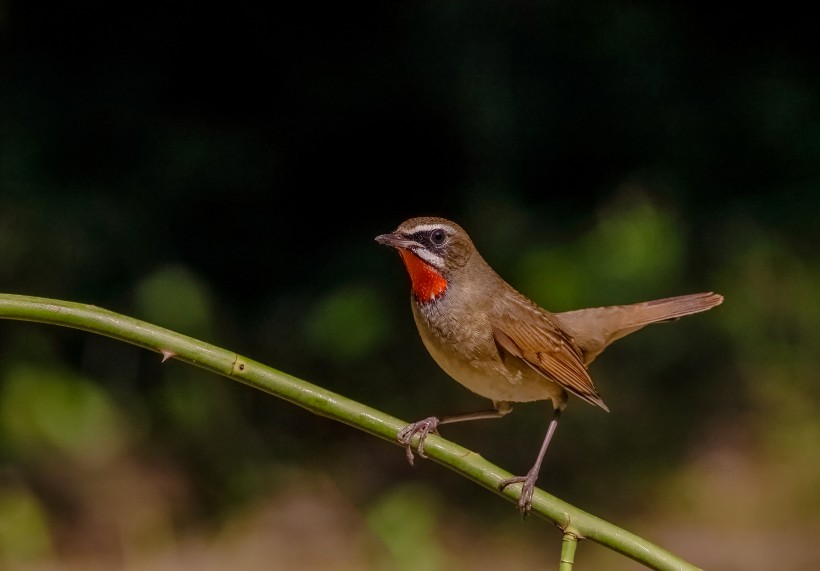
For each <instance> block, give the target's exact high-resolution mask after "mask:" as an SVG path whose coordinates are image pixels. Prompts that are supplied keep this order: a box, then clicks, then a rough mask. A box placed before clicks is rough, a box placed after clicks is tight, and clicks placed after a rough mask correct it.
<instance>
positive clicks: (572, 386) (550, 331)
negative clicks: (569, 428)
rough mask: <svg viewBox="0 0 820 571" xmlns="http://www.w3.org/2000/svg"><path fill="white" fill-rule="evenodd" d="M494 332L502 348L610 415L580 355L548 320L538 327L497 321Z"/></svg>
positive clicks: (505, 319) (531, 324)
mask: <svg viewBox="0 0 820 571" xmlns="http://www.w3.org/2000/svg"><path fill="white" fill-rule="evenodd" d="M539 317H540V316H539ZM492 330H493V336H494V337H495V341H496V343H497V344H498V346H499V347H501V348H503V349H504V350H505V351H507V352H508V353H510V354H511V355H513V356H514V357H518V358H519V359H521V360H523V361H524V362H525V363H526V364H527V365H529V366H530V367H532V368H533V369H534V370H535V371H537V372H539V373H540V374H542V375H543V376H544V377H546V378H547V379H549V380H550V381H553V382H555V383H557V384H558V385H560V386H561V387H563V388H564V389H566V390H568V391H569V392H571V393H573V394H575V395H577V396H579V397H581V398H582V399H584V400H585V401H587V402H589V403H591V404H594V405H597V406H599V407H601V408H603V409H604V410H606V411H609V408H607V406H606V405H605V404H604V401H603V400H602V399H601V397H600V396H599V395H598V393H597V391H596V390H595V386H594V385H593V384H592V379H591V378H590V376H589V373H588V372H587V369H586V367H585V366H584V363H583V361H582V358H581V353H580V351H579V350H578V349H577V348H576V347H575V345H574V344H573V343H572V340H571V339H570V338H569V337H568V336H567V335H566V334H565V333H564V332H563V331H561V329H559V328H558V327H557V326H556V325H554V324H553V323H552V322H550V321H548V320H547V318H546V317H544V318H542V319H541V320H540V323H538V324H533V323H531V322H528V321H526V320H515V319H512V318H504V317H502V318H500V319H496V320H494V322H493V324H492Z"/></svg>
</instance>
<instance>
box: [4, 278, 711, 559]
mask: <svg viewBox="0 0 820 571" xmlns="http://www.w3.org/2000/svg"><path fill="white" fill-rule="evenodd" d="M0 318H3V319H16V320H21V321H35V322H40V323H48V324H52V325H60V326H64V327H72V328H75V329H81V330H84V331H88V332H91V333H96V334H99V335H105V336H107V337H112V338H114V339H119V340H121V341H125V342H126V343H131V344H134V345H138V346H140V347H144V348H146V349H149V350H152V351H156V352H158V353H159V354H161V355H162V359H163V361H165V360H167V359H169V358H174V359H178V360H181V361H184V362H186V363H190V364H192V365H196V366H197V367H201V368H203V369H206V370H208V371H211V372H213V373H216V374H219V375H223V376H225V377H228V378H230V379H233V380H236V381H239V382H242V383H245V384H247V385H249V386H252V387H254V388H257V389H259V390H262V391H264V392H267V393H269V394H271V395H274V396H277V397H279V398H282V399H285V400H287V401H289V402H292V403H294V404H296V405H298V406H301V407H303V408H305V409H307V410H308V411H310V412H313V413H315V414H318V415H321V416H325V417H328V418H332V419H334V420H338V421H339V422H343V423H345V424H348V425H351V426H353V427H355V428H358V429H360V430H362V431H364V432H367V433H369V434H372V435H374V436H378V437H380V438H383V439H385V440H387V441H389V442H392V443H393V444H395V445H397V446H398V445H399V442H398V440H397V435H398V433H399V431H400V430H401V429H402V428H404V427H405V426H406V425H407V422H404V421H402V420H399V419H397V418H394V417H392V416H389V415H387V414H384V413H383V412H380V411H378V410H375V409H373V408H370V407H368V406H365V405H363V404H361V403H358V402H355V401H353V400H351V399H348V398H346V397H344V396H341V395H339V394H336V393H334V392H332V391H328V390H326V389H323V388H321V387H319V386H316V385H313V384H311V383H308V382H306V381H303V380H302V379H298V378H296V377H293V376H291V375H288V374H286V373H282V372H281V371H277V370H276V369H273V368H271V367H268V366H265V365H263V364H261V363H258V362H256V361H253V360H251V359H248V358H246V357H243V356H241V355H238V354H236V353H234V352H232V351H228V350H226V349H222V348H220V347H217V346H215V345H211V344H209V343H205V342H203V341H199V340H197V339H194V338H192V337H188V336H186V335H181V334H179V333H175V332H173V331H170V330H168V329H165V328H163V327H159V326H156V325H152V324H150V323H146V322H144V321H140V320H138V319H134V318H132V317H127V316H124V315H120V314H117V313H114V312H111V311H108V310H105V309H101V308H99V307H95V306H93V305H85V304H80V303H74V302H68V301H59V300H54V299H44V298H37V297H28V296H21V295H11V294H0ZM425 453H426V455H427V456H428V457H429V458H430V459H432V460H435V461H436V462H438V463H440V464H442V465H444V466H446V467H447V468H449V469H451V470H453V471H455V472H456V473H459V474H461V475H462V476H465V477H466V478H468V479H470V480H472V481H474V482H476V483H478V484H479V485H481V486H483V487H485V488H487V489H489V490H490V491H492V492H494V493H496V494H500V495H502V496H504V497H505V498H507V499H508V500H511V501H517V500H518V493H519V492H518V491H517V489H518V487H517V486H510V487H509V488H508V489H507V490H505V491H504V492H499V491H498V486H499V484H500V483H501V482H502V481H503V480H506V479H509V478H511V477H512V474H510V473H509V472H507V471H505V470H502V469H501V468H499V467H498V466H495V465H494V464H492V463H490V462H488V461H487V460H485V459H484V458H482V457H481V456H480V455H478V454H475V453H473V452H471V451H469V450H467V449H465V448H462V447H461V446H458V445H457V444H454V443H452V442H449V441H447V440H444V439H443V438H441V437H439V436H437V435H435V434H431V435H429V436H428V438H427V440H426V441H425ZM532 513H534V514H538V515H540V516H541V517H544V518H546V519H548V520H550V521H552V522H554V523H555V524H556V525H557V526H558V527H559V528H561V529H562V530H563V531H564V534H565V535H564V549H569V547H567V545H568V540H567V536H569V535H571V536H572V537H574V538H587V539H590V540H592V541H595V542H597V543H600V544H601V545H604V546H606V547H609V548H610V549H612V550H613V551H616V552H618V553H621V554H623V555H625V556H627V557H630V558H632V559H634V560H635V561H638V562H640V563H642V564H644V565H646V566H647V567H649V568H651V569H658V570H664V571H665V570H670V571H671V570H681V571H695V570H697V569H698V568H697V567H695V566H694V565H692V564H690V563H688V562H686V561H684V560H683V559H681V558H679V557H677V556H675V555H673V554H672V553H669V552H668V551H666V550H664V549H662V548H660V547H658V546H657V545H654V544H652V543H651V542H649V541H647V540H645V539H643V538H641V537H638V536H637V535H635V534H632V533H630V532H628V531H626V530H624V529H621V528H619V527H618V526H616V525H614V524H611V523H609V522H606V521H604V520H602V519H600V518H598V517H596V516H594V515H591V514H589V513H587V512H585V511H583V510H580V509H578V508H576V507H574V506H572V505H570V504H568V503H566V502H564V501H562V500H559V499H558V498H556V497H554V496H551V495H549V494H547V493H546V492H544V491H542V490H536V491H535V494H534V495H533V502H532ZM573 543H574V542H573ZM574 549H575V548H574V544H573V546H572V550H573V552H574ZM562 551H563V550H562ZM563 558H564V557H563V555H562V559H563ZM562 569H563V567H562Z"/></svg>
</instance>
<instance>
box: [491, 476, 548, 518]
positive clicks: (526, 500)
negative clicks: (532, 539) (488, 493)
mask: <svg viewBox="0 0 820 571" xmlns="http://www.w3.org/2000/svg"><path fill="white" fill-rule="evenodd" d="M536 480H538V470H536V469H535V468H533V469H532V470H530V471H529V472H527V475H526V476H515V477H514V478H507V479H506V480H502V481H501V483H500V484H498V489H499V490H500V491H502V492H503V491H504V489H505V488H506V487H507V486H509V485H511V484H523V485H522V486H521V496H519V498H518V509H519V510H520V511H521V517H524V518H526V517H527V516H528V515H529V513H530V510H531V509H532V495H533V493H534V492H535V482H536Z"/></svg>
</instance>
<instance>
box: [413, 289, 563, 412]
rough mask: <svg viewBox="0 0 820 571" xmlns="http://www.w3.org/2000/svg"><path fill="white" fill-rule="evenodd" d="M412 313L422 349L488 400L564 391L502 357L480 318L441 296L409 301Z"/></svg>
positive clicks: (558, 395) (556, 395) (558, 396)
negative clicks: (450, 305)
mask: <svg viewBox="0 0 820 571" xmlns="http://www.w3.org/2000/svg"><path fill="white" fill-rule="evenodd" d="M412 307H413V317H414V318H415V321H416V326H417V327H418V330H419V334H420V336H421V339H422V342H423V343H424V346H425V348H426V349H427V351H428V352H429V353H430V356H431V357H432V358H433V360H434V361H435V362H436V363H437V364H438V366H439V367H441V368H442V369H443V370H444V372H445V373H447V374H448V375H449V376H450V377H452V378H453V379H454V380H456V381H458V382H459V383H460V384H461V385H463V386H464V387H466V388H467V389H469V390H471V391H472V392H474V393H476V394H478V395H481V396H483V397H485V398H488V399H491V400H493V401H509V402H528V401H536V400H545V399H551V400H553V402H554V403H557V402H559V401H561V402H563V400H564V399H565V398H566V394H565V391H564V390H563V389H562V388H561V387H559V386H558V385H557V384H555V383H554V382H552V381H550V380H549V379H547V378H546V377H544V376H543V375H541V374H539V373H537V372H536V371H535V370H534V369H532V368H531V367H529V366H528V365H527V364H526V363H525V362H524V361H522V360H521V359H518V358H517V357H513V356H511V355H506V356H505V358H503V359H502V357H501V355H500V354H499V350H498V348H497V346H496V344H495V340H494V338H493V333H492V328H491V326H490V322H489V320H488V319H487V318H486V317H483V316H479V315H475V314H474V315H471V316H469V317H465V316H463V315H462V316H460V317H459V315H458V312H457V311H452V310H451V309H449V308H448V307H447V296H444V297H443V298H441V299H439V300H436V301H435V302H432V303H426V304H420V303H417V302H416V301H415V300H413V302H412Z"/></svg>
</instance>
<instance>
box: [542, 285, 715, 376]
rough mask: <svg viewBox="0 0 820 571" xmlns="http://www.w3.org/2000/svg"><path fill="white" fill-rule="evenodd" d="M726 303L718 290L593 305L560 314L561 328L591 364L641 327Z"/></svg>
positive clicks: (558, 316)
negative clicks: (615, 343) (651, 299)
mask: <svg viewBox="0 0 820 571" xmlns="http://www.w3.org/2000/svg"><path fill="white" fill-rule="evenodd" d="M721 303H723V296H722V295H719V294H716V293H711V292H709V293H694V294H690V295H680V296H677V297H667V298H664V299H656V300H654V301H645V302H642V303H633V304H631V305H612V306H608V307H593V308H589V309H579V310H576V311H567V312H564V313H556V314H555V318H556V319H557V320H558V323H559V325H560V326H561V328H562V329H563V330H564V331H566V332H567V333H569V334H570V335H571V336H572V338H573V340H574V341H575V343H576V345H578V347H579V348H580V349H581V351H582V353H583V354H584V363H585V364H589V363H591V362H592V360H593V359H595V357H597V356H598V355H599V354H600V353H601V351H603V350H604V349H605V348H606V347H607V345H609V344H610V343H612V342H613V341H615V340H617V339H620V338H621V337H624V336H626V335H629V334H630V333H634V332H635V331H637V330H638V329H641V328H642V327H644V326H646V325H649V324H650V323H658V322H661V321H671V320H673V319H678V318H680V317H683V316H685V315H691V314H693V313H700V312H701V311H706V310H708V309H712V308H713V307H715V306H717V305H720V304H721Z"/></svg>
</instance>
